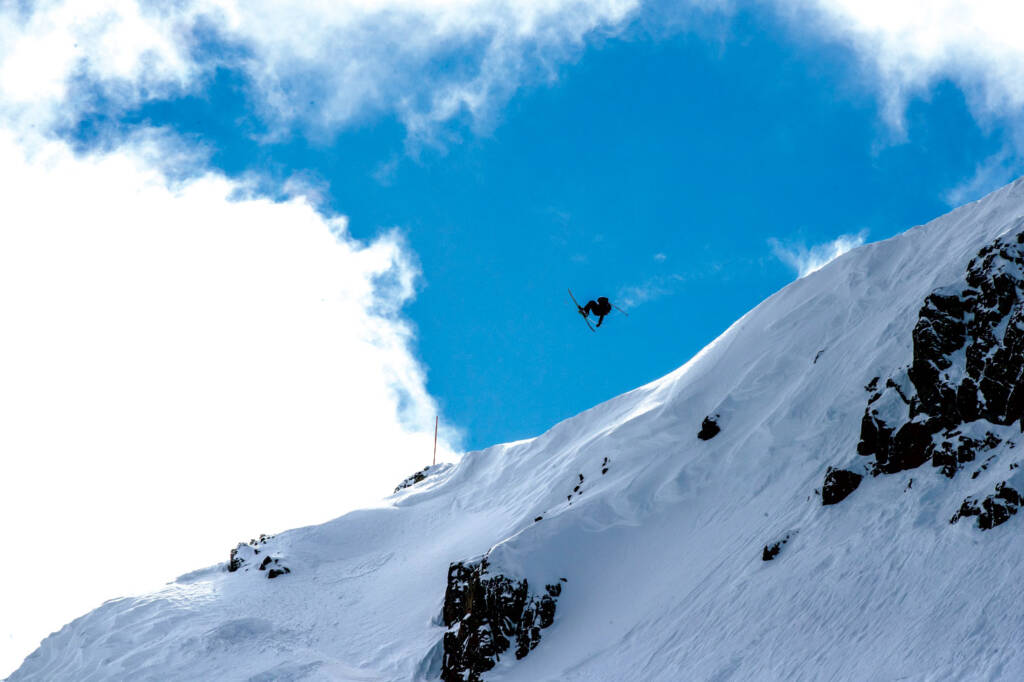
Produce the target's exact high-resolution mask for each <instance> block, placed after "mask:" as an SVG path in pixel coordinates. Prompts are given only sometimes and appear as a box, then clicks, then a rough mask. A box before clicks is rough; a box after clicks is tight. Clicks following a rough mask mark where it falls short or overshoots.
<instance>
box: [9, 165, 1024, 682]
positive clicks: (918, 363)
mask: <svg viewBox="0 0 1024 682" xmlns="http://www.w3.org/2000/svg"><path fill="white" fill-rule="evenodd" d="M1022 230H1024V181H1018V182H1016V183H1014V184H1013V185H1009V186H1007V187H1004V188H1003V189H1001V190H999V191H997V192H995V193H993V194H991V195H989V196H988V197H986V198H985V199H983V200H981V201H979V202H975V203H973V204H970V205H967V206H964V207H962V208H959V209H957V210H956V211H953V212H952V213H950V214H948V215H946V216H943V217H942V218H939V219H937V220H935V221H933V222H932V223H929V224H928V225H925V226H922V227H917V228H914V229H912V230H910V231H908V232H906V233H904V234H902V235H900V236H898V237H895V238H893V239H890V240H887V241H885V242H880V243H876V244H870V245H868V246H865V247H862V248H860V249H857V250H855V251H852V252H850V253H848V254H846V255H845V256H843V257H841V258H839V259H837V260H836V261H834V262H833V263H831V264H830V265H828V266H827V267H825V268H824V269H822V270H820V271H818V272H816V273H814V274H812V275H810V276H808V277H806V278H804V279H801V280H798V281H796V282H794V283H793V284H791V285H790V286H788V287H786V288H785V289H784V290H782V291H780V292H779V293H777V294H776V295H774V296H772V297H771V298H769V299H768V300H766V301H764V302H763V303H762V304H761V305H760V306H758V307H757V308H756V309H754V310H753V311H751V312H750V313H748V314H747V315H745V316H744V317H743V318H741V319H740V320H739V321H737V322H736V323H735V324H734V325H733V326H732V327H730V328H729V329H728V330H727V331H726V332H725V333H724V334H722V336H721V337H719V338H718V339H717V340H716V341H714V342H713V343H712V344H711V345H709V346H708V347H707V348H705V349H704V350H703V351H701V353H700V354H698V355H697V356H696V357H694V358H693V359H692V360H690V361H689V362H688V363H687V364H686V365H684V366H683V367H681V368H680V369H678V370H676V371H675V372H673V373H671V374H669V375H668V376H666V377H664V378H662V379H659V380H658V381H655V382H653V383H651V384H648V385H646V386H643V387H641V388H638V389H636V390H634V391H632V392H630V393H627V394H625V395H623V396H620V397H618V398H615V399H613V400H610V401H608V402H606V403H604V404H601V405H598V406H597V407H595V408H593V409H591V410H588V411H587V412H584V413H582V414H580V415H578V416H576V417H574V418H572V419H568V420H566V421H564V422H562V423H560V424H558V425H557V426H555V427H554V428H552V429H551V430H550V431H548V432H547V433H545V434H543V435H541V436H539V437H537V438H534V439H532V440H528V441H522V442H518V443H510V444H505V445H498V446H495V447H492V448H488V449H486V450H482V451H479V452H472V453H469V454H467V455H465V456H464V457H463V458H462V460H461V461H460V462H459V463H458V464H457V465H455V466H443V467H438V468H436V469H429V470H427V471H425V472H422V473H423V477H422V480H419V481H418V482H415V481H413V480H409V481H407V482H406V483H408V484H409V485H406V486H405V487H402V488H401V489H400V490H398V491H397V492H396V493H395V494H394V495H393V496H392V497H390V498H388V499H387V500H386V501H385V502H384V503H382V505H381V506H380V507H378V508H374V509H366V510H362V511H357V512H353V513H351V514H348V515H346V516H343V517H341V518H339V519H336V520H334V521H332V522H329V523H326V524H323V525H320V526H314V527H309V528H300V529H297V530H293V531H289V532H286V533H282V534H280V535H278V536H276V537H271V538H262V539H261V540H256V541H254V542H253V543H251V544H248V545H243V546H240V547H239V548H237V549H236V551H235V552H234V553H233V554H232V556H231V562H230V565H229V564H227V563H225V564H222V565H219V566H214V567H211V568H208V569H205V570H201V571H197V572H195V573H193V574H190V575H187V576H183V577H182V578H180V579H178V581H176V582H175V583H173V584H171V585H168V586H167V587H166V588H165V589H163V590H161V591H160V592H157V593H154V594H151V595H148V596H145V597H139V598H130V599H120V600H115V601H111V602H108V603H106V604H104V605H103V606H101V607H99V608H98V609H96V610H95V611H93V612H91V613H89V614H87V615H86V616H83V617H82V618H79V619H78V620H76V621H74V622H73V623H71V624H69V625H67V626H66V627H64V628H63V629H62V630H61V631H60V632H57V633H55V634H53V635H51V636H50V637H49V638H47V639H46V640H45V641H44V642H43V644H42V646H41V647H40V648H39V650H38V651H36V652H35V653H34V654H32V655H31V656H30V657H29V658H28V659H26V661H25V662H24V664H23V665H22V667H21V668H20V669H19V670H18V671H16V672H15V673H14V674H13V676H12V677H11V678H10V679H11V680H30V679H32V680H35V679H45V680H94V679H95V680H100V679H132V680H145V679H153V680H196V679H232V680H234V679H237V680H419V679H437V678H439V677H442V676H443V677H444V679H448V680H454V679H484V680H508V681H511V680H523V681H536V680H614V681H621V680H727V679H735V680H752V679H758V680H763V679H808V680H830V679H836V680H867V679H872V680H892V679H909V680H940V679H941V680H945V679H964V678H970V679H1008V680H1010V679H1024V649H1022V648H1021V647H1020V646H1019V642H1020V640H1021V638H1022V637H1024V591H1021V590H1020V589H1018V588H1017V583H1018V580H1019V579H1020V578H1019V576H1020V570H1021V568H1020V567H1021V566H1024V542H1021V540H1020V537H1019V533H1020V526H1019V524H1020V523H1021V522H1024V516H1022V518H1019V519H1018V518H1015V517H1014V516H1013V513H1014V512H1015V511H1016V508H1017V506H1018V505H1019V504H1020V502H1021V500H1020V496H1019V494H1018V493H1020V492H1024V474H1022V473H1021V471H1022V469H1021V468H1019V467H1018V464H1019V463H1020V461H1021V460H1024V447H1021V443H1022V442H1024V437H1022V434H1021V430H1022V426H1021V424H1022V422H1021V421H1020V417H1021V414H1022V407H1024V393H1021V394H1020V396H1019V398H1018V392H1020V391H1024V384H1022V378H1021V372H1022V361H1024V360H1022V357H1021V353H1022V352H1024V286H1022V281H1024V246H1021V244H1019V243H1018V235H1019V234H1021V231H1022ZM1000 238H1001V240H1000ZM1021 239H1024V237H1021ZM997 240H1000V241H998V242H997ZM979 252H980V253H981V255H980V256H979ZM972 259H974V260H973V263H972ZM933 294H935V295H933ZM706 418H708V419H706ZM712 422H713V423H714V425H715V426H717V428H718V429H719V430H718V431H717V432H716V429H715V426H712ZM698 432H700V433H701V436H702V438H698ZM826 502H827V503H829V504H825V503H826ZM954 519H956V522H955V523H953V522H951V521H953V520H954ZM225 558H226V559H227V558H228V557H227V552H225ZM768 559H770V560H768ZM229 568H233V569H235V570H233V571H229V570H228V569H229ZM284 569H287V571H285V570H284ZM268 577H272V578H273V579H268Z"/></svg>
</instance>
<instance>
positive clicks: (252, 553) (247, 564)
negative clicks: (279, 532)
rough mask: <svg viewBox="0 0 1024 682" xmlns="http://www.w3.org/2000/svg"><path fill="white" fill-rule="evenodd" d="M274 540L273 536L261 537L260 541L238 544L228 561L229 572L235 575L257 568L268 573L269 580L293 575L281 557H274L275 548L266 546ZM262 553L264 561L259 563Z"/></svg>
mask: <svg viewBox="0 0 1024 682" xmlns="http://www.w3.org/2000/svg"><path fill="white" fill-rule="evenodd" d="M273 538H274V536H273V535H260V537H259V539H258V540H249V542H240V543H238V546H237V547H235V548H234V549H233V550H231V556H230V558H229V559H228V572H229V573H235V572H236V571H238V570H242V571H243V572H248V571H249V569H250V568H252V567H255V568H256V570H258V571H267V577H268V578H276V577H277V576H279V575H284V574H286V573H291V569H289V568H288V567H287V566H285V565H284V564H282V563H281V557H280V556H272V554H271V552H272V550H273V547H268V546H266V545H267V544H268V543H269V542H270V541H271V540H273ZM261 553H263V559H262V560H261V561H257V559H256V557H258V556H259V555H260V554H261Z"/></svg>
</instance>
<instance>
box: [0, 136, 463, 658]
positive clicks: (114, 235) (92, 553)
mask: <svg viewBox="0 0 1024 682" xmlns="http://www.w3.org/2000/svg"><path fill="white" fill-rule="evenodd" d="M167 143H168V140H167V139H166V138H164V139H162V140H160V139H159V138H158V139H157V141H156V142H154V141H152V140H149V141H147V142H146V143H145V144H139V145H136V146H133V147H132V148H130V149H125V150H122V151H119V152H116V153H113V154H109V155H106V156H102V157H86V158H79V157H75V156H74V155H72V154H71V153H70V151H69V150H68V149H67V148H66V147H65V146H64V145H63V144H60V143H55V142H52V141H50V142H40V141H38V140H37V141H36V142H35V143H33V144H30V145H26V143H25V140H24V138H22V139H21V140H17V139H16V136H15V135H14V134H12V133H10V132H9V131H0V204H2V205H3V220H2V222H0V318H2V319H3V321H4V323H3V325H4V333H3V334H2V335H0V377H2V380H0V420H2V427H0V452H3V460H4V475H3V476H2V477H0V518H3V519H6V520H7V522H6V523H4V524H3V538H4V543H5V546H6V547H8V548H9V550H10V551H9V552H8V553H7V555H6V557H5V561H6V562H8V564H9V566H10V567H11V568H12V570H15V571H17V572H18V578H17V580H13V579H12V580H5V581H3V582H0V641H4V646H3V647H0V649H2V651H3V654H2V655H0V671H2V670H3V669H5V668H6V669H9V668H10V667H12V666H14V665H16V664H17V662H18V660H20V656H24V655H25V654H26V653H28V651H29V650H31V648H32V647H33V646H34V644H35V643H36V642H37V641H38V639H39V638H41V637H42V636H44V635H45V634H46V633H47V632H49V631H50V630H51V629H56V628H57V627H59V626H60V625H61V624H62V623H64V622H66V621H67V620H69V619H70V618H72V617H74V616H76V615H79V614H80V613H82V612H85V611H87V610H89V609H90V608H92V607H94V606H96V605H97V604H98V603H99V602H100V601H102V600H103V599H105V598H109V597H114V596H117V595H121V594H124V593H126V592H131V591H133V590H141V589H145V588H148V587H152V586H154V585H156V584H159V582H160V581H162V580H165V579H169V578H172V577H174V576H175V575H176V574H179V573H182V572H185V571H187V570H191V569H194V568H197V567H199V566H202V565H206V564H210V563H213V562H216V561H223V560H225V559H226V557H227V552H228V550H229V549H230V548H231V546H232V545H233V543H235V542H237V541H239V540H242V539H247V538H249V537H252V536H253V535H255V534H258V533H260V532H273V531H277V530H283V529H287V528H289V527H294V526H298V525H303V524H309V523H313V522H318V521H323V520H326V519H329V518H332V517H334V516H337V515H338V514H340V513H343V512H344V511H346V510H348V509H351V508H353V507H355V506H357V505H366V504H372V503H373V501H374V500H375V499H379V498H380V497H381V496H384V495H387V494H388V493H390V491H391V490H392V488H393V486H394V485H396V484H397V482H398V481H400V480H401V479H402V478H404V477H405V476H406V475H408V474H409V473H410V472H411V471H413V470H415V469H417V468H420V467H422V466H423V465H424V464H425V463H427V462H429V461H430V456H431V448H432V438H433V433H432V428H433V419H434V415H435V414H436V413H437V412H438V408H437V406H436V404H435V402H434V401H433V400H432V399H431V397H430V396H429V395H428V394H427V391H426V388H425V381H424V374H423V370H422V368H421V366H420V365H419V363H418V362H417V360H416V359H415V358H414V356H413V354H412V352H411V350H410V344H411V342H412V338H413V329H412V328H411V327H410V325H409V324H408V323H407V322H405V321H404V320H403V319H402V317H401V316H400V314H399V313H400V310H401V307H402V305H403V304H404V303H406V302H407V301H409V300H410V298H411V297H412V296H413V295H414V283H415V280H416V278H417V276H418V269H417V266H416V264H415V260H414V258H413V257H412V255H411V254H410V252H409V250H408V249H407V248H406V247H405V245H404V243H403V241H402V237H401V235H400V234H399V233H396V232H391V233H387V234H385V235H383V236H381V237H379V238H378V239H376V240H374V241H373V242H372V243H361V242H358V241H356V240H354V239H353V238H352V237H350V236H349V235H348V233H347V230H346V221H345V219H344V218H333V219H327V218H324V217H323V216H322V215H321V214H319V213H318V212H317V211H316V210H314V209H313V208H312V207H311V206H310V205H309V204H308V203H307V202H306V201H305V200H304V199H301V198H296V199H293V200H290V201H286V202H276V203H275V202H273V201H270V200H267V199H260V198H242V199H237V200H232V199H231V197H233V196H236V195H238V194H239V189H240V188H239V186H238V184H237V183H234V182H232V181H229V180H227V179H225V178H224V177H222V176H219V175H216V174H207V175H205V176H203V177H201V178H198V179H193V180H190V181H185V182H181V183H178V184H177V185H175V186H174V187H171V188H169V187H168V186H167V184H166V182H165V180H164V177H163V176H162V175H161V174H160V173H159V172H157V171H155V170H153V169H152V166H151V165H150V164H148V163H147V162H146V161H145V160H144V159H145V158H146V157H148V156H151V155H153V154H155V153H156V151H157V149H156V147H158V146H159V147H161V148H163V149H165V150H166V148H167ZM242 194H244V192H242ZM442 435H443V436H444V435H445V434H444V433H442ZM452 437H453V434H452V433H450V432H449V433H448V434H447V439H450V438H452ZM440 454H443V455H444V456H445V457H451V450H450V447H449V446H448V445H447V444H446V443H442V452H441V453H440Z"/></svg>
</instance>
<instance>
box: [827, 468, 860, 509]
mask: <svg viewBox="0 0 1024 682" xmlns="http://www.w3.org/2000/svg"><path fill="white" fill-rule="evenodd" d="M861 478H862V477H861V475H860V474H857V473H854V472H852V471H847V470H846V469H833V468H832V467H829V468H828V471H826V472H825V483H824V485H822V486H821V503H822V504H823V505H827V504H836V503H838V502H842V501H843V500H845V499H846V498H847V496H848V495H849V494H850V493H852V492H853V491H854V490H856V489H857V486H859V485H860V480H861Z"/></svg>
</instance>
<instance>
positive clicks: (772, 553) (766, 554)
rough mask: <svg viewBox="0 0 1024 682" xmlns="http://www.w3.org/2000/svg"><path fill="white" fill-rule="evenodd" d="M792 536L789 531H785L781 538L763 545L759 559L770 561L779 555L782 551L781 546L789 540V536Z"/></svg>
mask: <svg viewBox="0 0 1024 682" xmlns="http://www.w3.org/2000/svg"><path fill="white" fill-rule="evenodd" d="M790 537H792V536H791V534H790V533H786V534H785V535H784V536H783V537H782V538H781V539H779V540H776V541H775V542H773V543H772V544H770V545H765V546H764V550H763V551H762V552H761V561H771V560H772V559H774V558H775V557H777V556H778V555H779V552H781V551H782V546H783V545H785V544H786V543H787V542H789V538H790Z"/></svg>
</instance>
